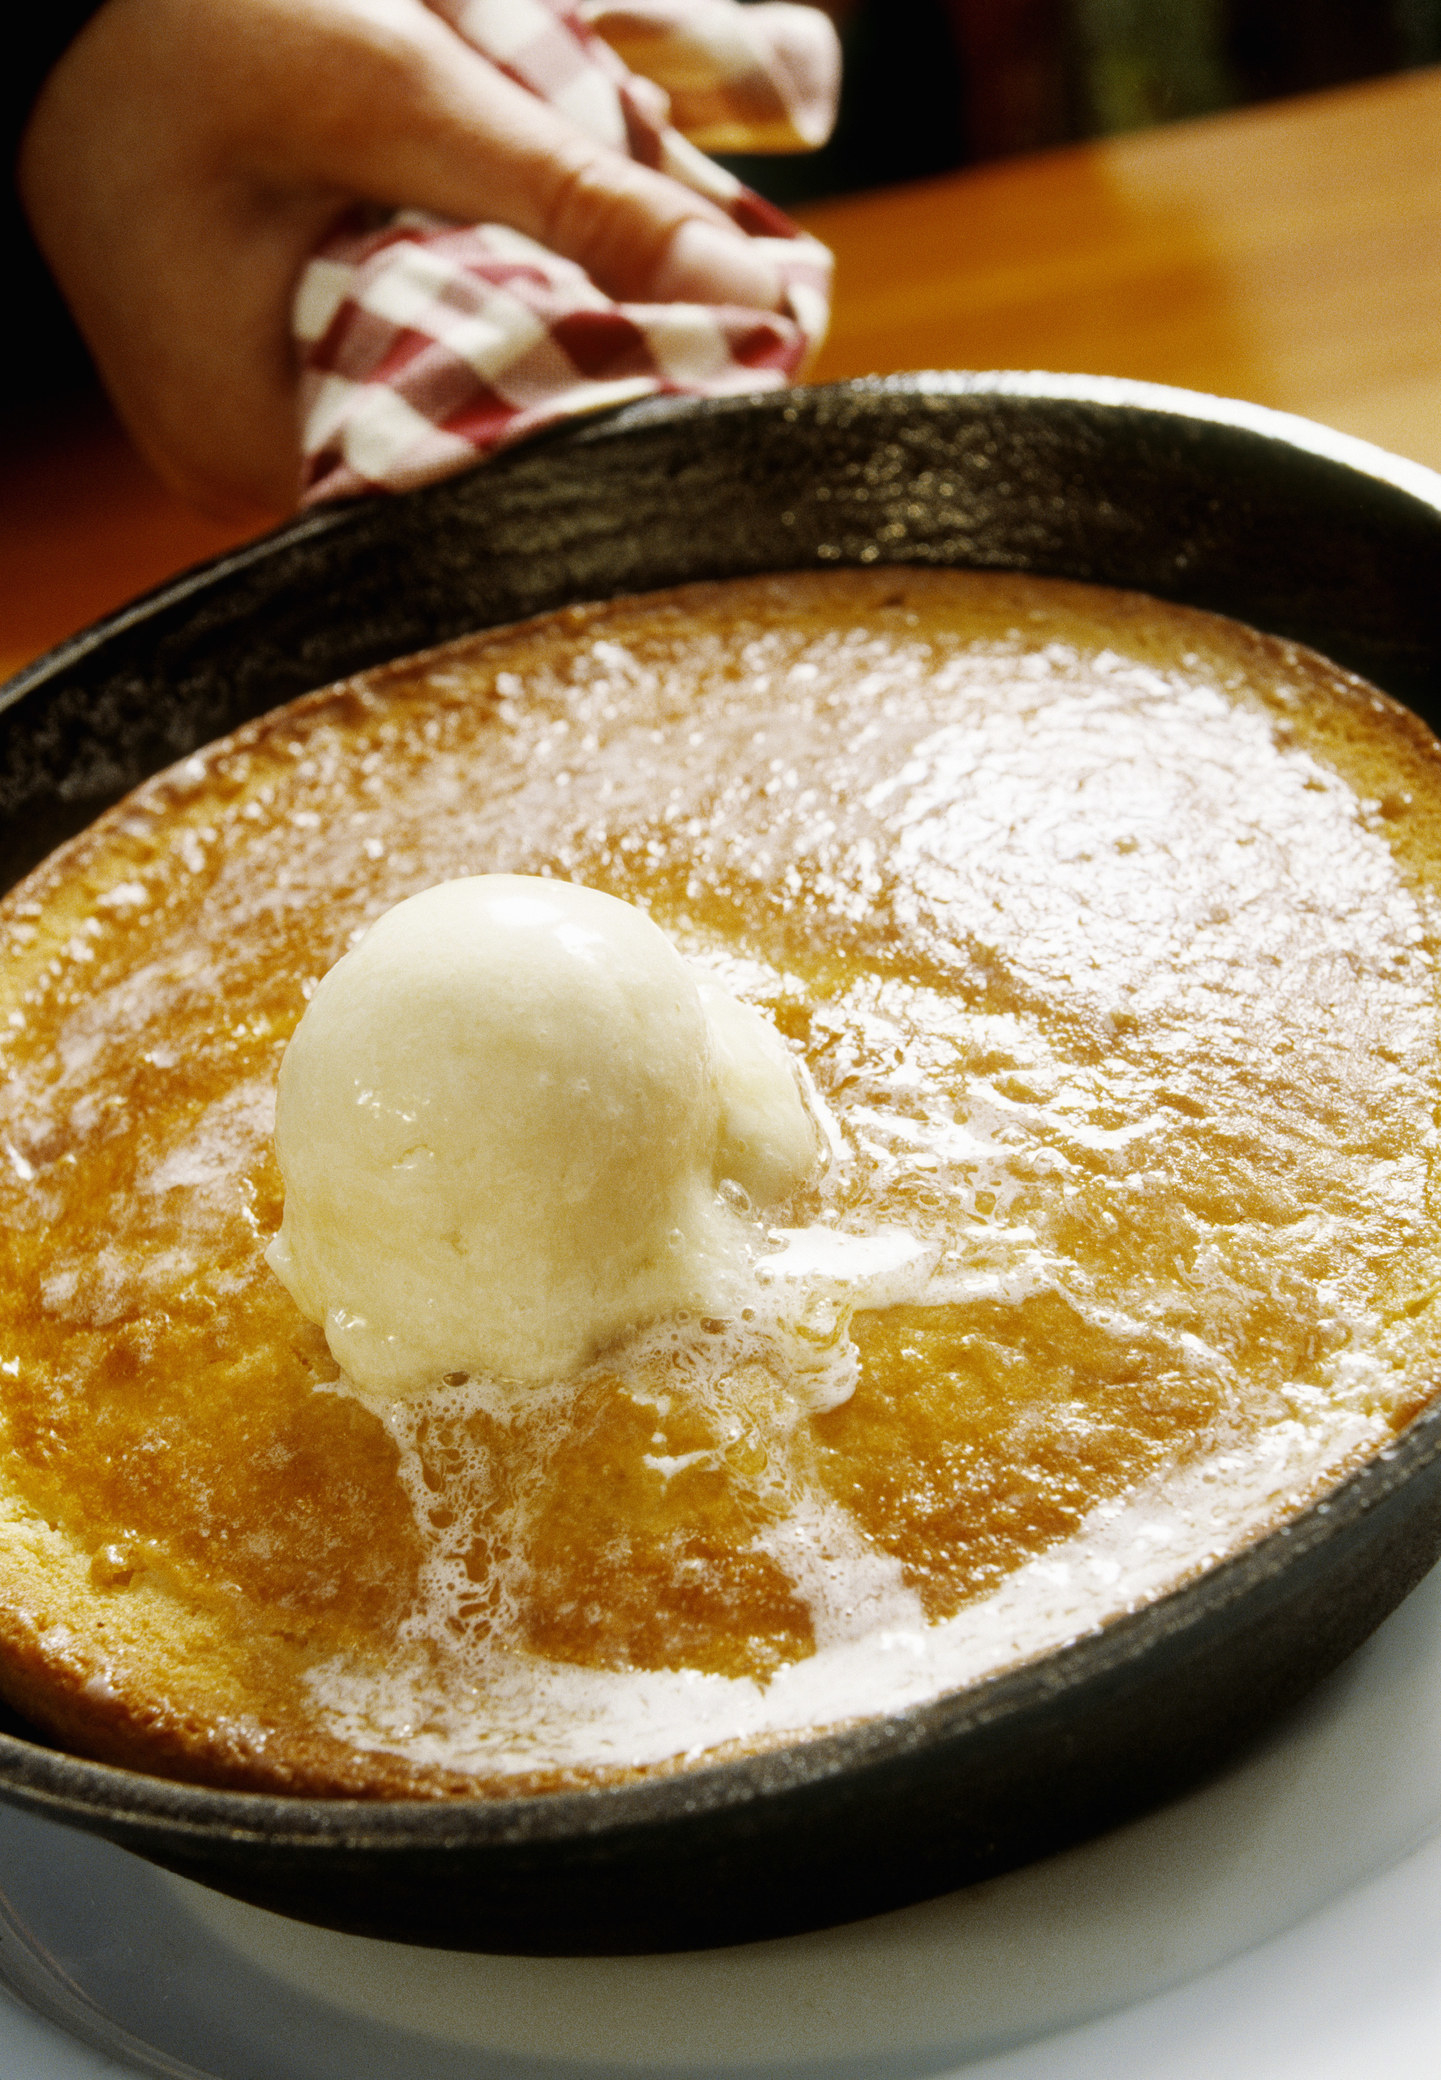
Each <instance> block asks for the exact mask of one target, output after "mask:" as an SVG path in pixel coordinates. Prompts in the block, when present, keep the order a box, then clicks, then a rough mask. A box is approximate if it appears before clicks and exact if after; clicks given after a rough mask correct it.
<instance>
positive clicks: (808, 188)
mask: <svg viewBox="0 0 1441 2080" xmlns="http://www.w3.org/2000/svg"><path fill="white" fill-rule="evenodd" d="M826 11H827V12H828V13H829V14H830V15H831V16H832V17H833V18H834V20H835V21H836V23H837V25H838V26H839V28H840V30H841V35H842V40H843V42H844V45H845V52H846V69H845V84H844V87H843V91H842V104H841V115H840V121H839V123H838V124H837V127H836V132H835V135H834V137H833V138H832V140H831V142H830V144H828V145H827V146H826V147H825V148H824V149H823V150H822V151H820V152H818V153H816V154H814V155H812V156H811V157H809V158H806V159H782V160H775V159H771V160H764V159H744V160H741V159H737V160H732V161H731V162H730V163H731V164H732V165H734V166H735V167H736V169H737V170H738V171H739V172H740V173H741V174H742V176H743V178H745V179H746V180H748V181H750V182H751V183H752V185H753V186H755V187H757V188H759V189H760V190H761V192H762V193H764V194H768V195H770V196H771V197H772V198H773V199H774V200H775V201H777V202H780V203H798V202H803V201H807V200H813V199H815V198H817V197H820V196H823V195H838V194H847V193H851V192H853V191H854V190H857V189H861V188H871V187H877V186H882V185H886V184H888V183H890V182H893V181H904V180H915V179H919V178H922V177H924V176H925V175H926V174H931V173H943V172H946V171H948V170H949V169H950V168H952V167H956V166H965V165H971V164H975V163H977V162H979V161H983V160H987V159H999V158H1007V157H1009V156H1011V155H1012V154H1014V153H1017V152H1028V151H1035V150H1039V149H1042V148H1044V147H1046V146H1048V145H1057V144H1066V143H1070V142H1073V141H1074V140H1076V139H1079V138H1087V137H1105V136H1110V135H1114V134H1116V133H1117V132H1120V131H1125V130H1138V129H1144V128H1145V127H1147V126H1148V125H1150V124H1153V123H1164V122H1171V121H1175V120H1177V119H1179V118H1183V117H1186V116H1201V115H1209V114H1211V113H1212V112H1213V111H1215V110H1217V109H1222V108H1237V107H1241V106H1244V105H1245V104H1247V103H1249V102H1257V101H1272V100H1277V99H1279V98H1281V97H1283V96H1285V95H1288V94H1303V93H1309V92H1312V91H1315V90H1317V89H1319V88H1324V87H1332V86H1339V85H1342V84H1344V83H1345V82H1347V81H1351V80H1361V79H1374V78H1377V77H1380V76H1381V75H1383V74H1386V73H1392V72H1400V71H1405V70H1408V69H1410V68H1412V67H1415V66H1420V65H1428V64H1434V63H1437V62H1441V0H828V5H827V10H826Z"/></svg>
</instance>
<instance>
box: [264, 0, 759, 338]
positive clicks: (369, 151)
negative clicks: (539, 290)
mask: <svg viewBox="0 0 1441 2080" xmlns="http://www.w3.org/2000/svg"><path fill="white" fill-rule="evenodd" d="M376 71H377V72H378V73H379V74H380V75H382V76H381V77H375V76H372V77H371V78H370V79H366V78H364V77H362V76H361V73H360V71H359V70H358V69H357V71H356V72H355V73H354V74H353V75H352V81H351V91H350V94H349V97H348V99H347V102H346V104H345V106H343V107H341V108H339V109H337V110H336V111H335V112H334V115H333V117H332V119H331V120H330V121H329V122H328V123H326V124H324V125H318V124H317V125H314V126H313V127H312V132H311V150H310V154H309V159H308V164H307V165H306V167H305V172H306V174H307V176H308V178H310V179H311V180H313V181H314V182H316V183H317V184H321V185H326V186H332V187H336V188H341V189H344V190H346V191H348V192H350V193H352V194H356V195H361V196H364V197H365V198H366V199H367V200H371V201H375V202H378V203H382V204H386V205H392V206H408V207H411V208H420V209H429V210H435V211H436V212H438V213H439V214H441V215H444V216H453V217H458V218H460V219H462V220H467V221H478V222H490V223H504V224H508V225H510V226H512V227H513V228H514V229H515V230H517V231H523V232H525V233H527V234H528V235H529V236H530V237H533V238H535V239H538V240H539V242H540V243H541V244H542V245H545V246H547V247H549V248H550V250H551V251H553V252H557V253H560V254H562V255H564V256H565V257H566V258H567V259H571V260H575V261H577V262H578V263H579V264H580V265H581V266H582V267H583V268H584V269H585V270H586V272H587V273H588V274H589V275H590V276H591V278H592V280H594V281H595V282H596V283H597V284H598V285H599V286H600V287H601V288H602V289H604V290H606V291H607V292H608V293H609V294H610V295H613V296H616V297H619V298H623V299H629V300H637V301H646V300H655V299H681V298H683V299H686V300H694V301H703V302H724V303H741V304H747V305H750V306H752V307H754V308H758V309H775V308H777V307H778V306H779V303H780V300H781V286H780V282H779V279H778V277H777V275H776V271H775V269H774V267H773V266H771V264H770V263H769V262H768V261H767V260H766V259H765V258H764V256H763V255H761V254H758V253H756V252H755V251H754V249H753V246H752V242H751V241H749V240H748V239H747V238H746V237H745V235H744V234H743V233H742V232H740V231H739V230H738V229H737V228H736V226H735V225H734V224H733V223H732V222H731V220H730V219H729V218H728V217H727V216H726V215H725V214H724V212H723V211H721V210H720V209H718V208H716V206H715V205H714V204H713V203H711V202H709V201H707V200H706V199H705V198H704V197H703V196H700V195H698V194H696V193H695V192H694V191H693V190H692V189H690V188H687V187H684V186H682V184H681V183H680V182H678V181H673V180H670V179H668V178H667V177H666V176H665V175H664V174H660V173H655V172H652V171H651V170H650V169H649V168H647V167H644V166H639V165H637V164H636V162H635V161H634V160H632V159H630V158H628V157H627V156H626V155H625V154H624V153H623V152H622V151H620V150H613V149H610V148H608V147H606V146H605V145H603V144H600V143H598V142H596V141H595V140H594V139H593V138H591V137H589V136H587V135H586V134H585V133H584V132H583V131H581V130H580V129H579V128H577V126H576V125H574V124H573V123H571V122H569V121H567V120H566V118H565V117H563V116H561V115H560V114H558V113H557V112H556V111H555V110H554V109H552V108H550V107H548V106H547V105H546V104H545V103H544V102H542V101H539V100H538V99H537V98H536V97H535V96H534V95H533V94H530V93H527V91H526V90H525V89H524V88H523V87H519V86H517V85H516V84H515V83H514V82H513V81H511V80H509V79H507V78H505V77H504V75H503V74H501V73H499V72H498V71H497V70H496V69H495V67H494V66H492V65H490V64H489V63H488V62H487V61H486V60H485V59H484V58H482V57H481V56H480V55H479V54H478V53H477V52H475V51H473V50H471V48H470V47H469V46H468V45H467V44H465V43H463V42H462V41H461V39H460V38H459V37H458V36H456V35H455V34H454V32H453V31H452V30H450V29H449V28H448V27H447V26H446V25H445V24H444V23H443V22H441V21H440V20H439V19H438V18H437V17H434V16H430V17H427V19H426V23H425V26H424V28H423V30H418V31H417V33H416V34H415V36H414V37H413V39H410V40H409V41H408V42H407V44H406V46H405V47H404V48H403V49H400V50H396V51H388V52H384V53H377V54H376Z"/></svg>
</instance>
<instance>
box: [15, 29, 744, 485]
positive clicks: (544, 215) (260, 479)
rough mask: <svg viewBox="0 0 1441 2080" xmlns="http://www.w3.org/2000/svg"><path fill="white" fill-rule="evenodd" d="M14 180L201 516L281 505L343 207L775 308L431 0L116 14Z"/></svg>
mask: <svg viewBox="0 0 1441 2080" xmlns="http://www.w3.org/2000/svg"><path fill="white" fill-rule="evenodd" d="M19 172H20V189H21V196H22V199H23V201H24V203H25V206H26V209H27V211H28V213H29V215H30V219H31V222H32V224H33V226H34V229H35V234H36V237H37V239H38V241H39V244H40V246H41V249H42V251H43V252H44V253H45V256H46V259H47V260H48V262H49V264H50V266H51V268H52V270H53V272H54V274H55V277H56V279H57V281H58V282H59V284H60V287H61V289H62V290H63V291H64V293H65V296H66V298H67V300H68V301H69V303H70V306H71V308H72V310H73V311H74V314H75V317H76V320H77V322H78V324H79V326H80V329H81V331H82V332H83V333H84V335H85V337H86V339H87V341H88V343H89V345H90V348H91V351H92V353H93V354H94V356H95V360H96V363H97V366H98V367H99V370H100V373H101V376H102V377H103V379H104V381H105V383H106V386H107V388H108V389H109V390H110V393H111V396H112V397H113V399H114V401H115V404H116V406H117V408H118V410H119V412H120V414H121V416H122V418H123V419H124V420H125V422H126V424H127V425H128V427H129V429H130V432H131V434H132V436H133V437H134V439H135V441H136V443H137V445H138V446H139V447H140V448H141V450H142V451H143V452H144V453H145V454H146V455H147V456H148V458H149V459H150V461H151V462H152V464H153V465H154V466H155V467H156V469H157V470H158V471H159V472H160V474H161V475H162V476H163V477H164V478H165V479H166V480H167V481H168V482H169V483H171V484H172V485H173V486H174V487H175V488H176V489H178V490H179V491H180V492H182V493H183V494H184V495H185V496H186V497H188V498H190V499H192V500H193V501H194V502H195V503H197V504H199V505H203V506H205V507H207V508H208V509H210V510H211V511H214V512H220V513H226V514H234V515H244V514H253V515H255V516H257V517H259V516H262V515H272V514H275V513H278V512H282V511H286V510H288V509H289V508H290V507H291V506H293V505H294V503H295V499H296V495H297V491H298V467H299V465H298V437H297V423H296V415H297V401H296V400H297V377H298V370H297V366H296V357H295V349H294V346H293V343H292V340H291V332H290V311H291V302H292V298H293V295H294V291H295V285H296V282H297V281H298V279H299V276H300V273H301V271H302V269H303V267H304V265H305V262H306V260H307V259H308V257H309V255H310V254H311V252H312V251H313V250H314V248H315V247H316V246H317V245H318V244H319V243H320V241H321V240H322V239H323V238H324V236H325V235H326V233H327V232H328V231H329V230H330V228H331V227H332V226H333V225H334V224H335V223H336V222H337V221H338V220H339V218H340V217H341V216H342V215H343V214H344V213H345V211H346V210H347V209H349V208H350V207H351V206H352V205H353V204H355V203H356V202H368V203H374V204H377V205H379V206H381V207H385V208H404V207H410V208H418V209H427V210H433V211H435V212H437V213H438V214H440V215H443V216H450V217H455V218H458V219H460V220H463V221H473V220H483V221H488V222H491V223H505V224H509V225H511V226H513V227H514V228H515V229H517V230H520V231H524V232H526V233H528V234H529V235H530V236H532V237H534V238H536V239H538V240H539V241H540V242H541V243H542V244H544V245H546V246H548V247H549V248H551V250H553V251H555V252H557V253H560V254H563V255H564V256H565V257H567V258H570V259H574V260H576V261H578V262H579V263H580V264H581V266H583V267H584V268H585V269H586V271H587V273H589V274H590V275H591V276H592V277H593V278H594V280H595V281H596V282H597V283H598V284H599V285H600V287H601V288H603V289H605V290H606V291H608V292H609V293H610V294H612V295H615V296H617V297H624V298H628V299H632V300H649V301H666V300H683V299H692V300H695V301H698V302H712V303H740V304H748V305H751V306H753V307H755V308H759V309H771V308H775V307H776V305H777V304H778V302H779V299H780V285H779V282H778V281H777V279H776V277H775V273H774V270H773V269H772V267H771V266H770V264H769V263H768V262H767V261H766V260H765V259H764V257H763V256H761V255H759V254H757V253H755V252H753V251H752V250H751V249H750V247H749V245H748V242H747V240H746V239H745V237H744V236H743V234H741V233H740V232H739V231H738V230H737V229H736V227H735V226H734V225H733V224H732V223H731V221H730V219H729V218H728V217H726V216H725V215H724V213H723V212H722V211H720V210H719V209H717V208H715V207H714V206H713V205H712V204H710V203H709V202H707V201H706V200H705V199H704V198H703V197H702V196H700V195H699V194H697V193H696V192H695V191H693V190H692V189H690V188H687V187H683V186H682V185H680V184H679V183H678V182H675V181H672V180H669V179H667V178H666V177H665V176H664V175H662V174H659V173H653V172H651V171H649V170H648V169H647V168H645V167H642V166H640V165H638V164H636V163H635V162H634V161H633V160H631V159H629V158H627V157H625V156H624V155H622V154H621V153H619V152H616V151H612V150H609V149H607V148H606V147H605V146H603V145H600V144H597V143H596V142H595V141H594V140H593V139H592V138H590V137H589V136H587V135H586V134H585V133H584V132H583V131H582V130H580V129H579V128H578V127H576V126H575V125H573V124H572V123H570V122H568V121H567V120H566V119H565V118H564V117H563V116H561V115H560V114H559V113H558V112H557V111H556V110H555V109H553V108H551V107H550V106H548V105H547V104H546V103H545V102H542V101H540V100H539V99H537V97H536V96H534V95H532V94H529V93H527V92H526V91H525V89H524V88H522V87H519V86H517V85H515V84H514V83H513V82H512V81H511V80H509V79H507V78H506V77H505V76H504V75H503V74H502V73H500V72H498V71H497V70H496V68H495V67H494V66H493V65H491V64H489V63H488V62H487V60H486V59H484V58H483V57H481V56H480V55H479V54H478V53H477V52H476V51H474V50H473V49H471V47H470V46H469V45H468V44H467V43H465V42H464V41H462V39H461V38H460V37H459V36H458V35H457V34H456V33H455V32H454V31H453V30H452V29H451V28H450V27H449V26H448V25H447V24H446V23H445V22H444V21H443V20H442V19H441V18H440V17H439V16H438V15H437V14H435V13H433V12H432V11H431V10H430V9H429V8H428V7H427V6H426V5H424V0H106V4H105V5H104V6H103V7H102V8H101V9H100V11H99V13H98V14H96V15H95V16H94V17H93V19H92V20H91V22H90V23H89V25H88V26H87V27H86V28H85V29H84V30H83V31H82V32H81V34H80V36H79V37H78V38H77V39H76V41H75V42H74V44H72V45H71V47H70V49H69V50H68V51H67V52H66V54H65V56H64V57H63V58H62V59H61V61H60V63H59V64H58V65H57V66H56V68H55V70H54V72H53V73H52V74H51V75H50V78H49V79H48V80H47V82H46V85H45V87H44V89H43V90H42V92H41V94H40V97H39V100H38V101H37V103H36V106H35V109H34V112H33V114H32V116H31V120H30V123H29V125H28V127H27V129H26V133H25V136H24V139H23V141H22V145H21V153H20V167H19Z"/></svg>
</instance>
